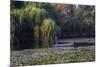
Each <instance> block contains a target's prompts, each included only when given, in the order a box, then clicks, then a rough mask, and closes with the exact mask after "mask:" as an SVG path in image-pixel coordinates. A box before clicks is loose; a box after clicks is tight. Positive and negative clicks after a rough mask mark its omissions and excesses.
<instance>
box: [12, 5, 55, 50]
mask: <svg viewBox="0 0 100 67" xmlns="http://www.w3.org/2000/svg"><path fill="white" fill-rule="evenodd" d="M47 14H48V12H47V11H46V10H45V9H43V8H37V7H36V6H34V7H32V6H26V7H23V8H21V9H13V10H12V11H11V22H12V23H13V22H15V23H14V25H12V26H14V27H15V28H17V27H16V23H18V24H19V26H20V30H21V31H22V32H23V30H24V29H23V25H24V24H25V23H26V22H27V23H28V24H29V25H30V26H31V28H32V29H33V31H32V35H33V36H32V37H33V39H34V43H33V44H34V48H39V47H42V46H41V45H43V46H44V47H48V46H45V45H49V44H50V45H51V43H52V40H53V39H52V36H54V35H56V34H55V32H54V31H55V25H56V24H55V22H54V21H53V20H52V19H48V20H45V18H46V17H47ZM17 21H18V22H17ZM42 22H43V24H42ZM45 22H46V23H45ZM45 24H47V25H45ZM41 25H42V26H41ZM40 27H43V29H46V30H44V31H43V30H41V29H40ZM45 27H46V28H45ZM11 31H12V34H13V35H12V34H11V35H12V36H13V38H16V37H17V36H16V37H15V31H14V30H11ZM21 31H19V33H20V32H21ZM41 31H42V34H43V35H42V34H41ZM25 33H29V32H25ZM25 33H24V32H23V34H25ZM44 33H48V34H49V33H50V37H49V35H47V34H46V35H45V34H44ZM23 34H22V35H23ZM41 37H43V38H44V37H45V39H44V40H42V41H43V44H41ZM13 38H12V41H13V40H14V39H13ZM22 39H24V38H23V37H22ZM17 40H18V39H17ZM23 41H24V40H23ZM44 41H47V42H45V43H44ZM12 45H14V43H13V42H12ZM19 46H20V45H19ZM23 46H24V45H23Z"/></svg>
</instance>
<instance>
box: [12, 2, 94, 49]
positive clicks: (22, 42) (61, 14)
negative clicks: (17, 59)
mask: <svg viewBox="0 0 100 67" xmlns="http://www.w3.org/2000/svg"><path fill="white" fill-rule="evenodd" d="M10 14H11V48H12V49H27V48H49V47H51V46H52V44H54V39H55V36H57V37H61V35H62V34H63V36H65V35H66V36H70V35H73V36H76V35H80V36H84V35H85V36H94V35H95V9H94V6H89V5H69V4H53V3H52V4H51V3H37V2H23V1H21V2H20V1H11V13H10ZM63 36H62V37H63Z"/></svg>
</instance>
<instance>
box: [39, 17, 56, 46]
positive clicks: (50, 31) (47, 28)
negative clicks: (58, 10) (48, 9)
mask: <svg viewBox="0 0 100 67" xmlns="http://www.w3.org/2000/svg"><path fill="white" fill-rule="evenodd" d="M56 26H57V25H56V23H55V21H54V20H52V19H50V18H49V19H45V20H44V21H43V24H42V26H41V32H42V42H43V45H44V46H43V47H48V48H49V47H51V46H52V44H53V38H54V37H55V36H56Z"/></svg>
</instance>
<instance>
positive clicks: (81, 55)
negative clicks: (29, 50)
mask: <svg viewBox="0 0 100 67" xmlns="http://www.w3.org/2000/svg"><path fill="white" fill-rule="evenodd" d="M45 51H46V49H45ZM90 61H95V52H94V51H88V50H82V51H73V52H67V53H48V54H47V55H44V56H40V57H38V58H33V59H31V60H28V61H25V62H22V65H24V66H25V65H43V64H60V63H70V62H90Z"/></svg>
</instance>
